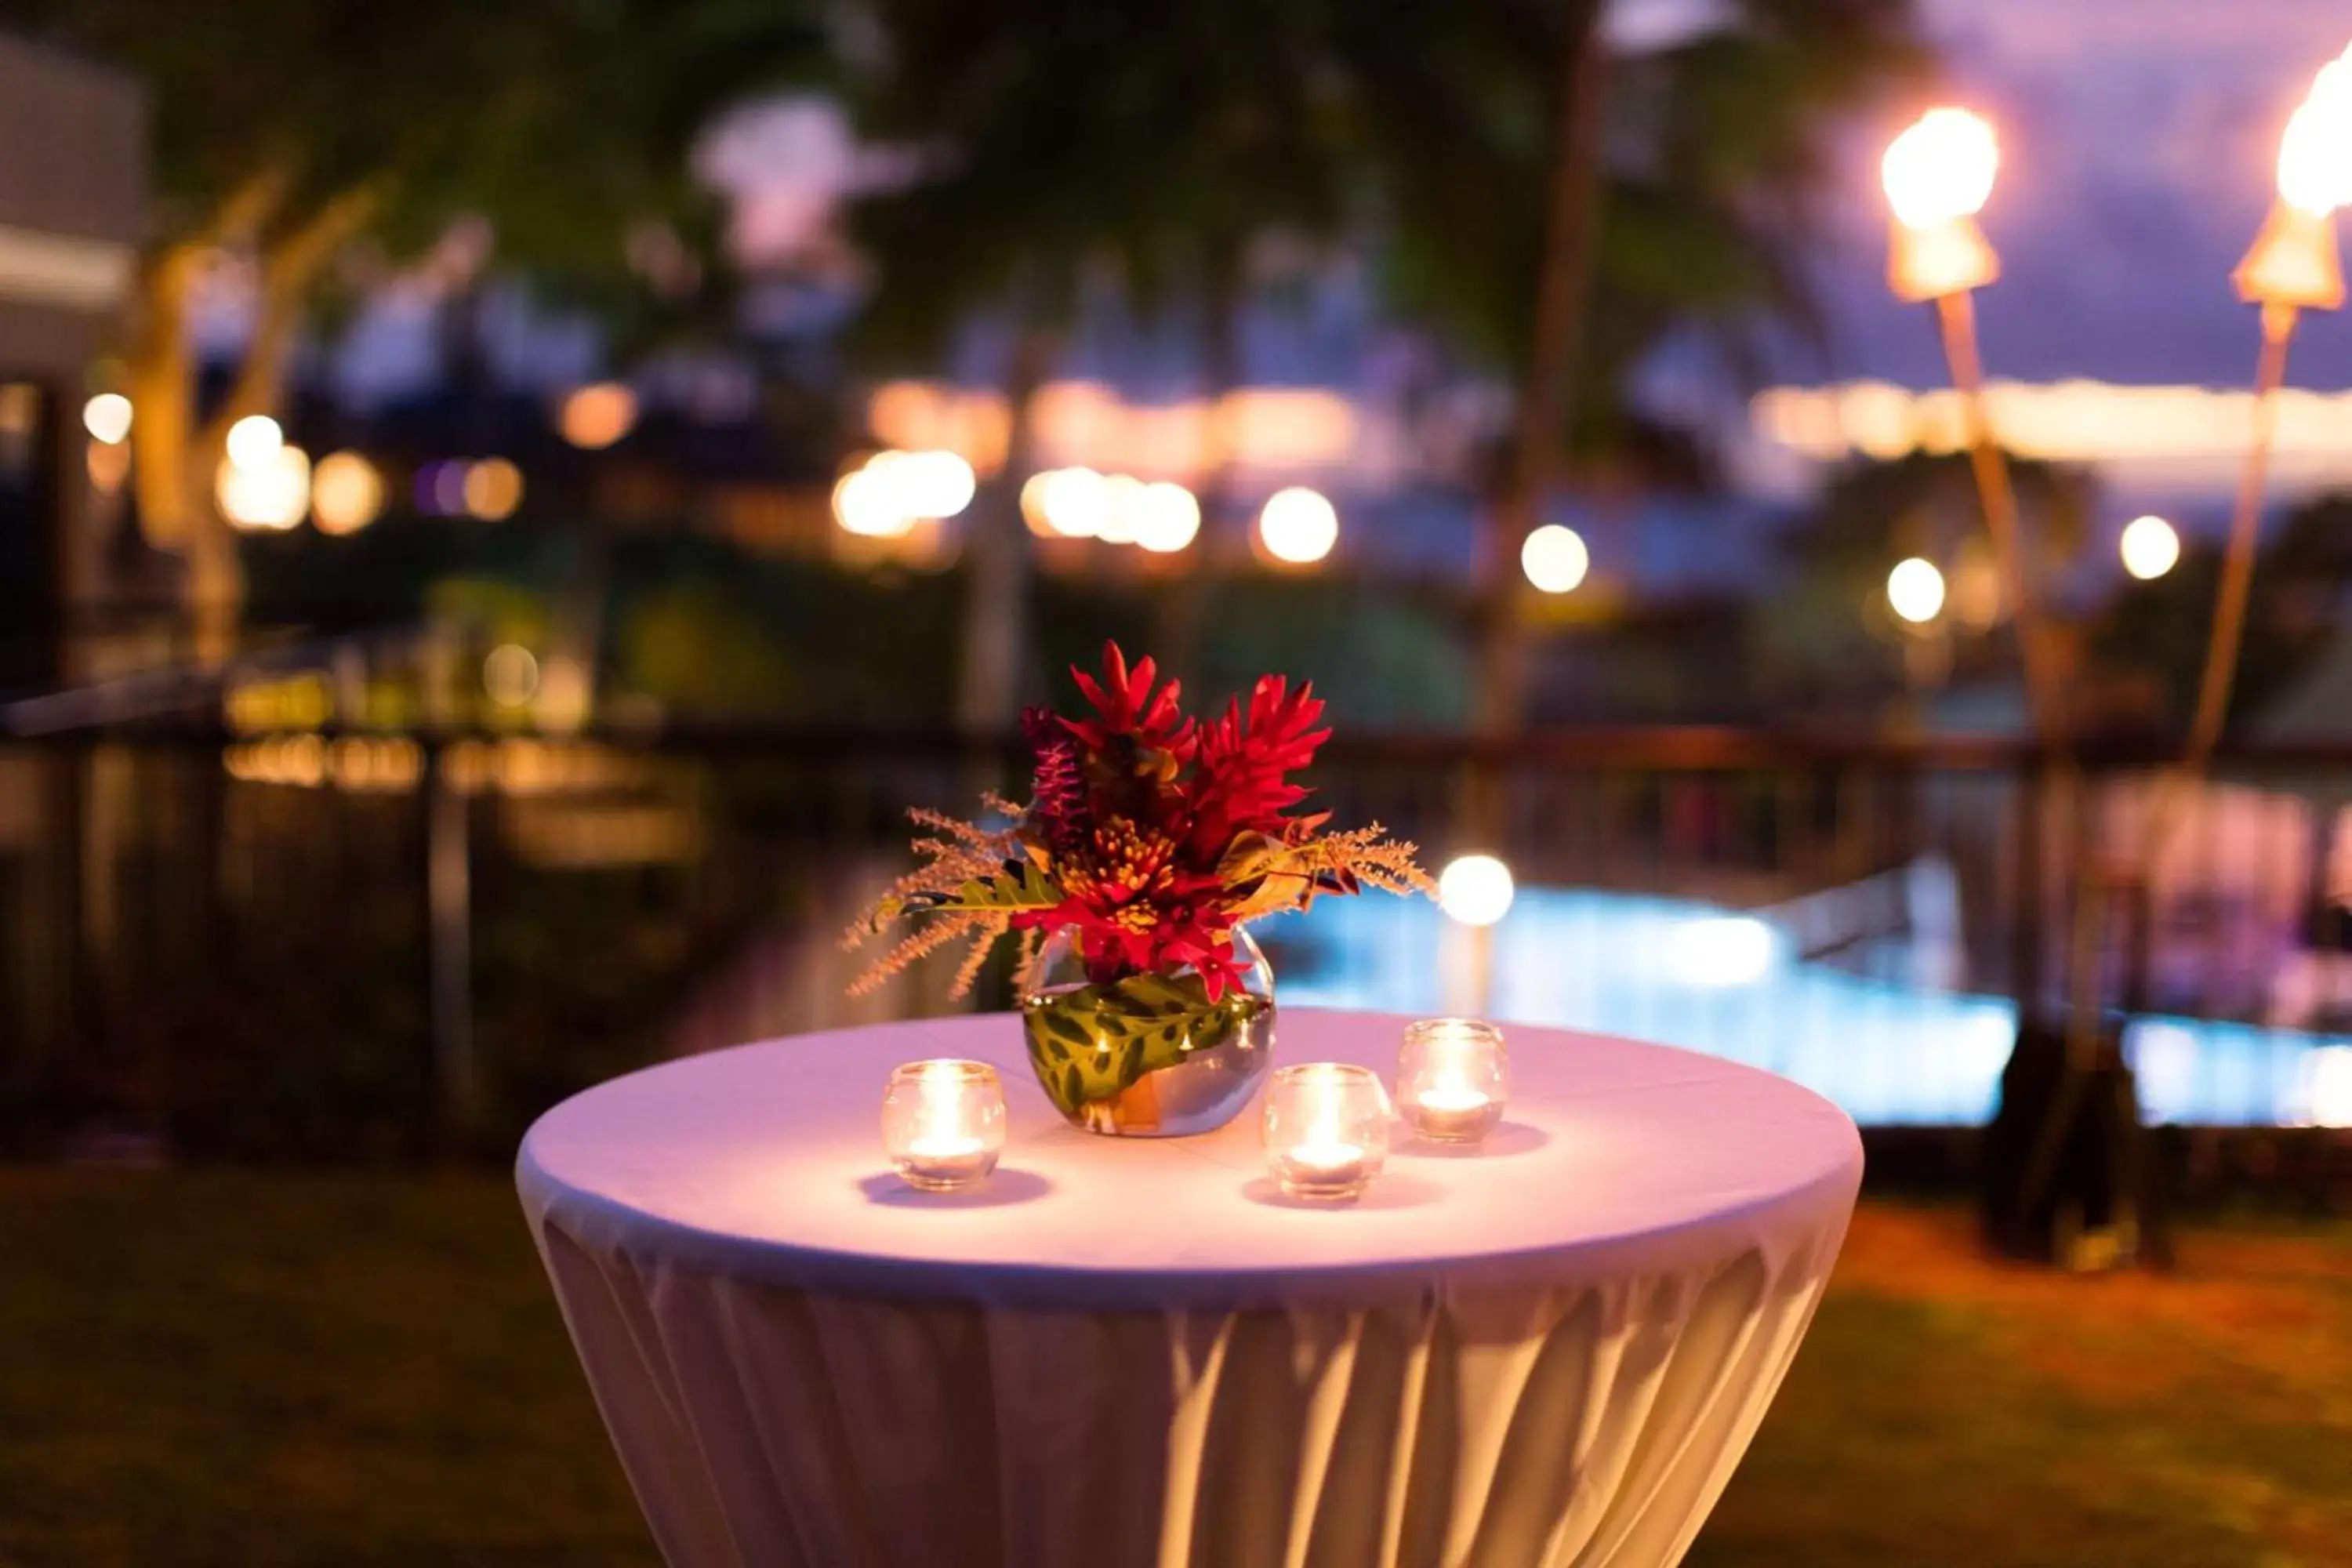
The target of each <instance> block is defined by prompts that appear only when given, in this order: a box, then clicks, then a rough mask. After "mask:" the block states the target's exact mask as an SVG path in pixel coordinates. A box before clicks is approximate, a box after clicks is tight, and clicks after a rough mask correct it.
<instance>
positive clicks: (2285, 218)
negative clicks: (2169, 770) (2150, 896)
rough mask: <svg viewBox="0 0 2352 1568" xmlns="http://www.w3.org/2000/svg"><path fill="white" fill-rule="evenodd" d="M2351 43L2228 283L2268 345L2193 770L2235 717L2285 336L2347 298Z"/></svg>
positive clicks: (2294, 124)
mask: <svg viewBox="0 0 2352 1568" xmlns="http://www.w3.org/2000/svg"><path fill="white" fill-rule="evenodd" d="M2347 60H2352V50H2347V58H2345V59H2337V60H2334V61H2331V62H2329V63H2328V64H2327V65H2326V66H2324V67H2322V68H2321V69H2320V72H2319V77H2318V79H2316V80H2315V81H2314V82H2313V83H2312V85H2311V93H2310V96H2309V97H2307V98H2305V100H2303V103H2302V105H2301V107H2299V108H2297V109H2296V110H2295V111H2294V115H2293V116H2292V117H2291V118H2289V120H2288V121H2287V123H2286V133H2285V134H2284V136H2282V137H2281V138H2280V140H2279V157H2278V198H2277V199H2276V200H2275V201H2273V203H2272V204H2271V213H2270V216H2269V217H2268V218H2266V219H2265V220H2263V226H2262V231H2261V232H2260V233H2259V234H2257V235H2256V236H2255V237H2254V244H2253V248H2252V249H2251V250H2249V251H2247V252H2246V258H2245V259H2244V260H2243V261H2241V262H2239V263H2238V269H2237V271H2236V272H2235V273H2233V274H2231V281H2233V282H2235V283H2236V284H2237V286H2238V297H2239V298H2240V299H2242V300H2245V301H2246V302H2247V303H2248V304H2250V305H2258V306H2260V307H2261V308H2262V334H2263V344H2262V353H2261V355H2260V357H2259V358H2258V359H2257V360H2256V361H2255V364H2254V404H2253V428H2252V433H2251V436H2250V437H2249V439H2248V441H2247V443H2246V458H2245V464H2244V466H2243V467H2242V468H2241V469H2240V471H2239V475H2238V497H2237V502H2236V505H2235V506H2234V507H2232V508H2231V513H2230V542H2229V547H2228V552H2227V553H2226V554H2224V555H2223V557H2222V560H2221V591H2220V595H2219V597H2218V598H2217V599H2216V601H2215V603H2214V605H2213V630H2212V635H2211V637H2210V639H2209V640H2208V642H2207V644H2206V648H2205V673H2204V676H2203V678H2202V679H2200V681H2199V683H2198V688H2197V713H2196V717H2195V718H2194V720H2193V721H2191V722H2190V724H2189V745H2188V749H2187V752H2186V753H2185V755H2184V757H2183V759H2182V763H2183V767H2182V771H2183V773H2186V774H2188V775H2189V776H2191V777H2193V776H2194V775H2195V774H2196V773H2198V772H2199V771H2200V770H2201V769H2202V768H2203V767H2204V765H2205V764H2206V763H2207V762H2208V761H2209V760H2210V758H2211V756H2212V754H2213V747H2214V745H2215V743H2216V742H2219V741H2220V740H2221V726H2222V724H2223V722H2224V721H2226V720H2227V718H2228V717H2229V710H2230V689H2231V686H2232V685H2233V684H2234V683H2235V681H2236V679H2237V672H2238V649H2239V647H2240V645H2241V644H2242V642H2243V640H2244V635H2245V626H2246V593H2247V589H2248V587H2249V585H2250V584H2252V579H2253V574H2254V535H2255V533H2256V531H2258V529H2259V526H2260V523H2261V520H2262V510H2263V486H2264V484H2265V482H2266V480H2267V479H2268V476H2269V472H2270V460H2271V442H2272V438H2273V436H2274V435H2275V434H2276V432H2277V427H2278V391H2279V386H2280V384H2281V383H2283V382H2284V380H2285V379H2286V349H2287V341H2288V340H2289V339H2290V338H2292V337H2293V336H2294V325H2295V321H2296V320H2297V319H2298V318H2299V317H2300V316H2301V315H2302V313H2303V312H2304V311H2305V310H2335V309H2336V307H2337V306H2339V305H2341V304H2343V303H2344V269H2343V268H2342V266H2341V264H2340V263H2339V262H2338V261H2337V259H2336V208H2337V207H2338V206H2340V205H2343V203H2344V200H2345V198H2346V197H2347V195H2352V188H2347V185H2352V166H2347V162H2352V161H2347V159H2346V157H2345V156H2344V155H2343V153H2342V151H2341V150H2342V149H2343V148H2344V147H2345V146H2346V145H2347V142H2352V63H2347Z"/></svg>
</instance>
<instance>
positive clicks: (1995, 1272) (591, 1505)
mask: <svg viewBox="0 0 2352 1568" xmlns="http://www.w3.org/2000/svg"><path fill="white" fill-rule="evenodd" d="M2182 1260H2183V1268H2182V1269H2181V1271H2180V1273H2179V1275H2177V1276H2175V1277H2172V1278H2168V1279H2158V1278H2150V1277H2145V1276H2132V1277H2127V1278H2123V1279H2104V1280H2076V1279H2057V1278H2053V1277H2050V1276H2047V1275H2043V1274H2039V1273H2034V1272H2030V1271H2026V1270H2021V1269H2011V1268H2000V1267H1997V1266H1994V1265H1991V1264H1989V1263H1986V1262H1984V1261H1982V1260H1981V1259H1979V1258H1978V1257H1977V1255H1976V1253H1975V1252H1974V1250H1973V1248H1972V1247H1971V1246H1970V1245H1969V1237H1968V1233H1967V1229H1966V1226H1965V1223H1964V1222H1963V1221H1962V1219H1961V1218H1960V1217H1959V1216H1958V1215H1956V1214H1953V1213H1950V1212H1947V1211H1940V1210H1916V1209H1906V1208H1901V1207H1895V1206H1890V1205H1874V1206H1870V1207H1866V1208H1865V1209H1864V1212H1863V1213H1862V1215H1860V1216H1858V1218H1857V1219H1856V1222H1855V1226H1854V1233H1853V1239H1852V1240H1851V1241H1850V1242H1849V1243H1848V1246H1847V1250H1846V1256H1845V1260H1844V1262H1843V1264H1842V1265H1841V1267H1840V1269H1839V1275H1838V1281H1837V1284H1836V1286H1835V1287H1834V1288H1833V1289H1832V1293H1831V1296H1830V1299H1829V1300H1828V1302H1827V1303H1826V1304H1825V1305H1824V1306H1823V1308H1822V1314H1821V1317H1820V1319H1819V1321H1817V1323H1816V1324H1815V1326H1814V1329H1813V1332H1812V1336H1811V1339H1810V1340H1809V1341H1808V1342H1807V1344H1806V1347H1805V1350H1804V1352H1803V1354H1802V1355H1801V1356H1800V1357H1799V1359H1798V1363H1797V1366H1796V1370H1795V1371H1794V1373H1791V1374H1790V1380H1789V1383H1788V1385H1787V1386H1786V1387H1785V1388H1784V1389H1783V1390H1782V1391H1781V1394H1780V1401H1779V1403H1778V1404H1777V1405H1775V1407H1774V1409H1773V1412H1772V1415H1771V1416H1770V1418H1769V1420H1768V1421H1767V1422H1766V1423H1765V1426H1764V1429H1763V1431H1762V1433H1761V1434H1760V1435H1759V1436H1758V1438H1757V1441H1756V1446H1755V1447H1754V1448H1753V1449H1752V1450H1751V1451H1750V1453H1749V1455H1748V1460H1747V1463H1746V1465H1745V1466H1744V1467H1743V1468H1741V1470H1740V1472H1739V1475H1738V1479H1735V1480H1734V1481H1733V1482H1732V1485H1731V1489H1730V1491H1729V1492H1728V1494H1727V1496H1726V1497H1725V1498H1724V1500H1723V1503H1722V1505H1721V1506H1720V1507H1719V1508H1718V1509H1717V1510H1716V1514H1715V1518H1714V1520H1713V1521H1712V1522H1711V1523H1710V1524H1709V1525H1708V1527H1707V1531H1706V1534H1705V1535H1703V1536H1702V1537H1701V1538H1700V1541H1699V1544H1698V1547H1697V1549H1696V1552H1694V1554H1693V1558H1692V1561H1694V1562H1695V1563H1709V1564H1729V1563H1740V1564H1746V1563H1761V1564H1781V1563H1786V1564H1806V1565H1808V1568H1834V1565H1840V1564H1849V1563H1969V1564H2004V1563H2052V1564H2057V1563H2117V1564H2151V1563H2183V1564H2231V1563H2243V1564H2249V1565H2263V1568H2274V1565H2275V1568H2284V1565H2286V1564H2294V1563H2352V1227H2345V1226H2335V1227H2332V1228H2328V1229H2324V1230H2323V1229H2310V1228H2305V1229H2300V1230H2289V1229H2283V1228H2256V1227H2240V1228H2234V1229H2229V1230H2210V1231H2193V1232H2191V1233H2190V1234H2189V1236H2188V1237H2186V1238H2185V1241H2184V1245H2183V1247H2182ZM0 1347H5V1351H0V1564H8V1565H10V1568H15V1565H17V1564H25V1565H28V1568H47V1565H49V1564H59V1565H64V1564H72V1565H75V1568H84V1565H87V1568H104V1565H107V1564H114V1563H135V1564H141V1565H145V1564H156V1563H163V1564H178V1563H221V1564H237V1565H239V1568H268V1565H272V1564H281V1563H304V1564H310V1563H335V1564H352V1565H358V1564H368V1563H562V1564H586V1565H593V1564H604V1563H645V1564H650V1563H654V1562H655V1561H656V1557H655V1553H654V1552H653V1548H652V1546H651V1544H650V1542H648V1541H647V1539H646V1534H645V1531H644V1528H643V1526H642V1525H641V1524H640V1523H639V1521H638V1519H637V1515H636V1510H635V1505H634V1504H633V1502H632V1501H631V1500H630V1498H629V1495H628V1491H627V1489H626V1487H625V1484H624V1483H623V1481H622V1479H621V1474H620V1470H619V1468H618V1466H617V1465H616V1464H615V1463H614V1459H613V1457H612V1453H611V1450H610V1449H609V1448H608V1447H606V1445H605V1441H604V1433H603V1429H602V1427H601V1426H599V1425H598V1423H597V1419H596V1413H595V1410H594V1407H593V1405H591V1404H590V1402H589V1398H588V1394H587V1390H586V1388H585V1386H584V1385H583V1383H582V1381H581V1378H580V1374H579V1372H578V1370H577V1368H576V1367H575V1366H574V1364H573V1363H572V1352H571V1348H570V1346H569V1345H568V1344H567V1343H566V1342H565V1341H564V1338H563V1331H562V1324H561V1322H560V1321H558V1319H557V1317H556V1313H555V1307H554V1302H553V1299H552V1298H551V1296H550V1295H549V1294H548V1291H547V1288H546V1285H545V1283H544V1281H543V1280H542V1279H541V1275H540V1271H539V1263H538V1259H537V1258H535V1257H534V1256H533V1254H532V1253H531V1250H530V1243H529V1239H528V1237H527V1235H526V1233H525V1231H524V1228H523V1224H522V1220H521V1216H520V1211H519V1210H518V1208H517V1207H516V1205H515V1202H514V1199H513V1197H512V1194H511V1193H510V1191H509V1188H508V1186H507V1184H506V1183H505V1182H504V1181H503V1180H502V1179H500V1178H499V1177H495V1176H490V1175H460V1176H429V1177H418V1176H376V1175H309V1174H300V1175H296V1174H282V1175H258V1174H241V1173H164V1174H153V1175H142V1174H131V1173H81V1172H65V1171H28V1170H17V1171H0Z"/></svg>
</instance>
